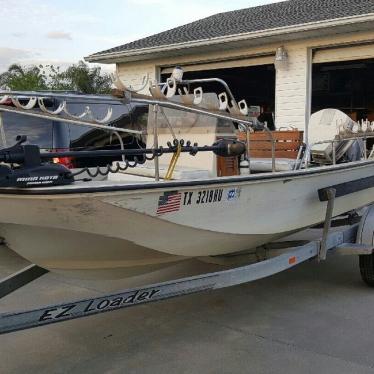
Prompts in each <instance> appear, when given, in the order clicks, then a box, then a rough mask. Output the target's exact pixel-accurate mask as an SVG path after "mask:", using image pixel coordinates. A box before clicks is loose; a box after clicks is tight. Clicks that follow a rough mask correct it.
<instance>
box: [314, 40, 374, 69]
mask: <svg viewBox="0 0 374 374" xmlns="http://www.w3.org/2000/svg"><path fill="white" fill-rule="evenodd" d="M369 58H374V43H372V44H361V45H355V46H350V47H338V48H326V49H317V50H315V51H314V54H313V63H316V64H320V63H325V62H339V61H353V60H365V59H369Z"/></svg>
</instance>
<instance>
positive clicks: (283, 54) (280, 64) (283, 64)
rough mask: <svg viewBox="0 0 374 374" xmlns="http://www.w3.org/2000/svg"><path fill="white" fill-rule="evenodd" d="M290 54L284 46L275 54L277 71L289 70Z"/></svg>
mask: <svg viewBox="0 0 374 374" xmlns="http://www.w3.org/2000/svg"><path fill="white" fill-rule="evenodd" d="M288 63H289V60H288V53H287V51H286V49H285V48H284V47H283V46H282V47H279V48H277V51H276V52H275V61H274V65H275V69H276V70H287V69H288Z"/></svg>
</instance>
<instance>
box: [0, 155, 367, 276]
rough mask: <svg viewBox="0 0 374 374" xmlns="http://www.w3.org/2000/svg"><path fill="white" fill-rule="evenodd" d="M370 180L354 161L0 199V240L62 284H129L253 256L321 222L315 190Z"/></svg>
mask: <svg viewBox="0 0 374 374" xmlns="http://www.w3.org/2000/svg"><path fill="white" fill-rule="evenodd" d="M373 174H374V163H373V162H362V163H355V164H352V167H349V165H343V166H342V165H340V166H339V165H338V166H332V167H323V168H318V169H314V170H310V171H307V172H305V171H300V172H290V173H282V174H275V175H271V174H268V175H261V176H250V177H242V178H232V177H231V178H230V177H228V178H220V179H216V180H214V181H205V182H197V181H196V182H193V183H191V182H189V183H187V182H185V183H181V182H178V181H176V182H175V183H174V182H171V183H169V184H167V185H166V184H165V185H163V184H162V183H159V184H158V185H157V186H156V185H150V186H149V185H148V186H147V185H142V186H135V187H134V185H132V188H131V189H128V188H126V186H125V185H123V188H122V190H121V188H120V186H119V184H118V183H117V184H114V185H113V188H112V190H113V191H108V189H109V190H110V189H111V188H108V187H110V184H108V183H106V184H104V182H98V185H97V186H98V187H97V189H96V190H95V191H100V190H101V189H102V190H103V192H94V191H93V190H92V189H90V187H88V186H89V184H86V185H83V187H82V185H79V184H76V185H74V186H68V187H67V186H64V187H54V189H53V190H54V191H55V192H56V193H55V194H52V193H51V192H50V191H51V190H49V191H48V193H44V192H43V190H42V189H35V190H33V191H36V192H33V194H24V195H19V194H12V193H2V194H1V195H0V200H1V204H0V235H1V236H2V237H4V238H5V241H6V243H7V244H8V246H9V247H10V248H11V249H13V250H14V251H16V252H17V253H19V254H20V255H21V256H23V257H25V258H27V259H28V260H30V261H31V262H33V263H36V264H38V265H40V266H42V267H45V268H48V269H50V270H53V271H58V272H62V273H65V274H67V275H69V276H76V277H87V276H88V277H94V278H95V277H97V278H116V277H126V276H133V275H137V274H141V273H144V272H149V271H154V270H157V269H160V268H162V267H164V266H170V264H173V263H175V262H177V261H183V260H185V259H189V258H191V257H202V256H216V255H223V254H228V253H234V252H238V251H243V250H248V249H252V248H255V247H257V246H259V245H262V244H265V243H268V242H271V241H274V240H276V239H278V238H280V237H283V236H287V235H288V234H289V233H291V232H294V231H298V230H301V229H303V228H305V227H308V226H311V225H314V224H316V223H319V222H322V221H323V219H324V216H325V211H326V204H327V203H326V202H320V201H319V198H318V190H319V189H321V188H325V187H329V186H331V185H336V184H341V183H345V182H350V181H353V180H357V179H362V178H365V177H368V176H371V175H373ZM100 183H101V184H100ZM91 185H92V184H91ZM86 186H87V187H86ZM100 186H104V187H103V188H102V187H100ZM160 186H161V188H160ZM62 188H64V193H63V194H58V192H59V191H60V190H61V189H62ZM104 190H105V191H104ZM44 191H46V190H44ZM3 192H4V191H3ZM35 193H36V194H35ZM167 195H169V198H168V197H167ZM373 201H374V188H367V189H364V190H361V191H357V192H355V193H352V194H350V195H347V196H343V197H339V198H337V199H336V202H335V208H334V215H339V214H342V213H344V212H347V211H349V210H352V209H355V208H358V207H361V206H364V205H367V204H370V203H371V202H373Z"/></svg>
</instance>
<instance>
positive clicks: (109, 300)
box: [0, 186, 374, 334]
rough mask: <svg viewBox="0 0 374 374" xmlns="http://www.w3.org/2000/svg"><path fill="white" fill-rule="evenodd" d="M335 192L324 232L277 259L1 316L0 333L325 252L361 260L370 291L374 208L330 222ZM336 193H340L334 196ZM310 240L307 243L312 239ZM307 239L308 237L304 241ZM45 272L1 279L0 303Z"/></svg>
mask: <svg viewBox="0 0 374 374" xmlns="http://www.w3.org/2000/svg"><path fill="white" fill-rule="evenodd" d="M336 187H337V188H336V189H335V188H325V189H322V190H320V191H319V196H320V200H321V201H327V208H326V217H325V222H324V224H323V227H319V226H317V227H315V228H311V229H308V230H305V231H304V232H300V233H298V234H297V236H298V237H297V240H296V241H291V242H290V241H286V242H283V246H282V241H280V242H277V243H270V244H269V246H268V249H269V250H270V251H269V252H270V253H271V249H272V246H273V249H274V248H278V253H279V249H280V248H281V252H280V254H278V255H276V256H275V257H271V258H267V259H265V260H262V261H260V262H255V263H251V264H248V265H245V266H240V267H235V268H230V269H226V270H222V271H218V272H213V273H205V274H201V275H197V276H191V277H187V278H181V279H176V280H172V281H167V282H162V283H157V284H152V285H147V286H142V287H137V288H132V289H126V290H123V291H121V292H116V293H111V294H108V295H105V296H98V297H93V298H89V299H82V300H76V301H71V302H64V303H60V304H55V305H48V306H43V307H41V308H37V309H31V310H25V311H17V312H11V313H2V314H0V334H4V333H10V332H13V331H17V330H24V329H29V328H33V327H38V326H44V325H48V324H51V323H57V322H63V321H67V320H71V319H75V318H82V317H86V316H90V315H93V314H98V313H103V312H109V311H112V310H117V309H121V308H126V307H131V306H135V305H140V304H145V303H149V302H154V301H160V300H165V299H169V298H172V297H177V296H183V295H188V294H192V293H197V292H201V291H208V290H215V289H219V288H225V287H230V286H235V285H239V284H243V283H248V282H251V281H255V280H258V279H262V278H265V277H268V276H271V275H274V274H277V273H280V272H282V271H284V270H287V269H290V268H292V267H294V266H296V265H299V264H301V263H303V262H305V261H307V260H311V259H317V260H318V261H322V260H324V259H326V255H327V254H328V253H338V254H343V255H359V257H360V261H359V263H360V272H361V276H362V279H363V280H364V282H365V283H366V284H368V285H369V286H372V287H374V254H373V249H374V205H370V206H368V207H365V208H363V213H362V215H361V216H359V215H357V214H353V213H352V214H348V215H347V216H345V218H342V217H336V218H334V219H333V218H332V217H333V208H334V200H335V198H336V197H337V196H339V193H341V192H339V186H336ZM337 190H338V194H337ZM311 233H314V237H316V235H315V234H316V233H318V234H319V235H317V238H314V239H310V234H311ZM308 234H309V236H308ZM47 272H48V271H47V270H45V269H43V268H40V267H38V266H36V265H29V266H27V267H25V268H24V269H22V270H20V271H18V272H16V273H14V274H12V275H10V276H9V277H7V278H5V279H3V280H0V298H2V297H4V296H6V295H8V294H10V293H11V292H13V291H15V290H17V289H18V288H20V287H22V286H24V285H26V284H28V283H30V282H31V281H33V280H35V279H37V278H39V277H41V276H42V275H44V274H45V273H47Z"/></svg>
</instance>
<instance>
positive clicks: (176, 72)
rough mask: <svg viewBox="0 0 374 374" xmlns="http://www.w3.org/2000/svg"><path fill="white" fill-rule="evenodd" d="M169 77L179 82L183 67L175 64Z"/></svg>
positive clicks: (181, 78) (181, 77)
mask: <svg viewBox="0 0 374 374" xmlns="http://www.w3.org/2000/svg"><path fill="white" fill-rule="evenodd" d="M171 77H172V78H174V79H175V80H176V81H177V82H181V81H182V80H183V69H182V68H181V67H180V66H176V67H175V68H174V69H173V72H172V73H171Z"/></svg>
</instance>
